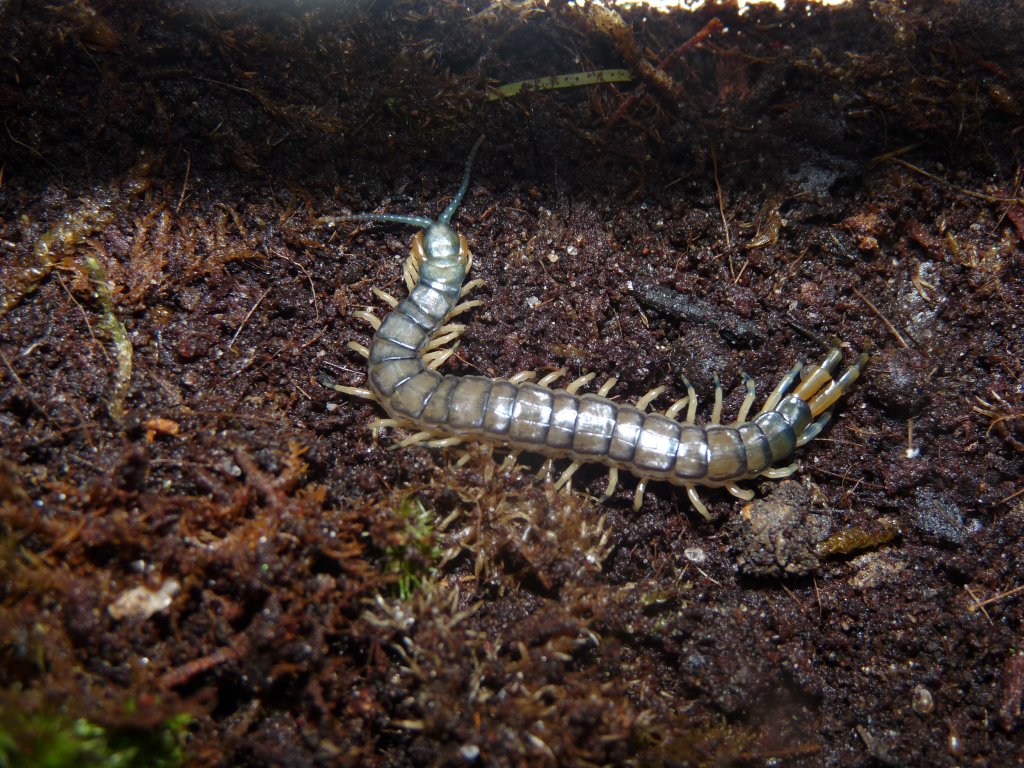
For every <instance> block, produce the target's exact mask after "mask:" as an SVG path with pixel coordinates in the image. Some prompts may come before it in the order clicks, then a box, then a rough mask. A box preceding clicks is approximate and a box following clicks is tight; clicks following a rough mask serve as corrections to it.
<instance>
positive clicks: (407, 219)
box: [336, 213, 434, 229]
mask: <svg viewBox="0 0 1024 768" xmlns="http://www.w3.org/2000/svg"><path fill="white" fill-rule="evenodd" d="M336 219H338V220H341V221H381V222H384V223H387V224H408V225H409V226H411V227H420V228H421V229H426V228H427V227H429V226H430V225H431V224H433V223H434V222H433V221H432V220H430V219H428V218H427V217H426V216H406V215H403V214H401V213H349V214H345V215H344V216H337V217H336Z"/></svg>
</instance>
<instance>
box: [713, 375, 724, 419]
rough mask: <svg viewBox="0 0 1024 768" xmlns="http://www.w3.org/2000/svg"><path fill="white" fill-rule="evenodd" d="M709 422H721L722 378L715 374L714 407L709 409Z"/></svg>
mask: <svg viewBox="0 0 1024 768" xmlns="http://www.w3.org/2000/svg"><path fill="white" fill-rule="evenodd" d="M711 423H712V424H721V423H722V380H721V379H720V378H718V374H717V373H716V374H715V407H714V408H712V409H711Z"/></svg>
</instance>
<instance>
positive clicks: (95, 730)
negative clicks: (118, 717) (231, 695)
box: [0, 712, 192, 768]
mask: <svg viewBox="0 0 1024 768" xmlns="http://www.w3.org/2000/svg"><path fill="white" fill-rule="evenodd" d="M191 721H192V716H191V715H188V714H184V713H183V714H178V715H173V716H171V717H169V718H167V719H166V720H164V721H163V722H162V723H161V724H160V725H158V726H157V727H155V728H152V729H142V728H135V727H130V726H112V727H106V726H102V725H97V724H96V723H93V722H90V721H89V720H87V719H85V718H81V717H80V718H75V719H72V718H68V717H65V716H63V715H59V714H53V713H45V712H33V713H13V712H11V713H8V714H6V715H3V716H0V768H78V766H90V768H175V767H176V766H179V765H181V764H182V760H183V750H182V745H183V744H184V742H185V737H186V735H187V731H188V725H189V723H190V722H191Z"/></svg>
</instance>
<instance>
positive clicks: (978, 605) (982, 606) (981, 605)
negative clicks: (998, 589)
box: [964, 584, 992, 624]
mask: <svg viewBox="0 0 1024 768" xmlns="http://www.w3.org/2000/svg"><path fill="white" fill-rule="evenodd" d="M964 589H966V590H967V594H969V595H970V596H971V600H973V601H974V605H972V606H971V607H970V608H968V609H967V610H968V611H970V612H971V613H974V612H975V611H977V610H980V611H981V612H982V613H983V614H985V618H986V619H987V620H988V623H989V624H991V623H992V617H991V616H989V615H988V611H986V610H985V604H984V603H980V602H978V596H977V595H976V594H974V590H973V589H971V585H970V584H964Z"/></svg>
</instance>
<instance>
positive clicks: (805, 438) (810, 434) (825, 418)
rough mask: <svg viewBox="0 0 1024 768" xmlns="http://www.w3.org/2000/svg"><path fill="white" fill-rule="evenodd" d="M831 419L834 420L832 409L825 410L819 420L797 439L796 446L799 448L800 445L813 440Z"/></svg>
mask: <svg viewBox="0 0 1024 768" xmlns="http://www.w3.org/2000/svg"><path fill="white" fill-rule="evenodd" d="M830 421H832V411H825V413H824V414H822V415H821V416H820V417H819V418H818V420H817V421H815V422H814V423H813V424H811V425H810V426H809V427H808V428H807V429H805V430H804V431H803V434H801V435H800V437H798V438H797V439H796V447H797V448H799V447H800V446H803V445H807V443H809V442H811V440H813V439H814V438H816V437H817V436H818V435H819V434H820V433H821V430H823V429H824V428H825V426H826V425H827V424H828V423H829V422H830Z"/></svg>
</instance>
